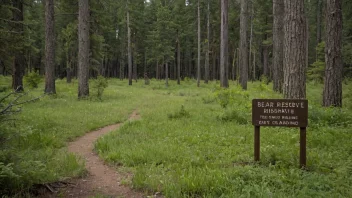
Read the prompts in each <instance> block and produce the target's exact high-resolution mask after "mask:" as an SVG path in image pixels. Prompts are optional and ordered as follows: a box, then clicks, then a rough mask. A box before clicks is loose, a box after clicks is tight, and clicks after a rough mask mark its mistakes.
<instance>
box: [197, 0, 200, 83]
mask: <svg viewBox="0 0 352 198" xmlns="http://www.w3.org/2000/svg"><path fill="white" fill-rule="evenodd" d="M199 86H200V4H199V0H198V59H197V87H199Z"/></svg>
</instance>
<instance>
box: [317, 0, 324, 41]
mask: <svg viewBox="0 0 352 198" xmlns="http://www.w3.org/2000/svg"><path fill="white" fill-rule="evenodd" d="M322 8H323V6H322V0H317V41H316V42H317V43H316V45H318V44H319V43H320V42H321V25H322V24H321V16H322Z"/></svg>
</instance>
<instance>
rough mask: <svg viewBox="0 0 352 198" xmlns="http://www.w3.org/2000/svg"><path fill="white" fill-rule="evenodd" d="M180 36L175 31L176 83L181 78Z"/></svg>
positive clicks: (178, 82)
mask: <svg viewBox="0 0 352 198" xmlns="http://www.w3.org/2000/svg"><path fill="white" fill-rule="evenodd" d="M180 48H181V47H180V38H179V33H178V31H177V84H178V85H179V84H180V80H181V49H180Z"/></svg>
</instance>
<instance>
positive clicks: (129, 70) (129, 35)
mask: <svg viewBox="0 0 352 198" xmlns="http://www.w3.org/2000/svg"><path fill="white" fill-rule="evenodd" d="M128 3H129V2H128V0H127V40H128V41H127V42H128V47H127V51H128V52H127V53H128V85H132V52H131V51H132V49H131V28H130V11H129V6H128Z"/></svg>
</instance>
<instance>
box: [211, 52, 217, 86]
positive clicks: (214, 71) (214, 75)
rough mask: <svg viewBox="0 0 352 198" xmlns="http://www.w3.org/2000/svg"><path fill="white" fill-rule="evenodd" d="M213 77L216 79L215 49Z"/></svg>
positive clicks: (214, 54)
mask: <svg viewBox="0 0 352 198" xmlns="http://www.w3.org/2000/svg"><path fill="white" fill-rule="evenodd" d="M212 72H213V75H212V76H213V77H212V80H216V53H214V51H213V71H212Z"/></svg>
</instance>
